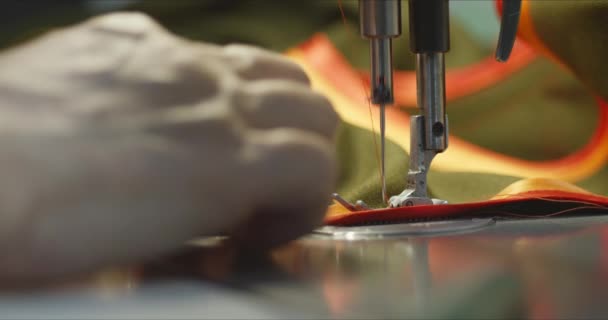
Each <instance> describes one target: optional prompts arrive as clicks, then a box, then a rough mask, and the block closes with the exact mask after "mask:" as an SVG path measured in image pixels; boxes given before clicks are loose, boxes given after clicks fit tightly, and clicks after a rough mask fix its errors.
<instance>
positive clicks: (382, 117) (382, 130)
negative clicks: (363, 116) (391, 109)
mask: <svg viewBox="0 0 608 320" xmlns="http://www.w3.org/2000/svg"><path fill="white" fill-rule="evenodd" d="M384 109H385V104H384V103H383V104H381V105H380V159H381V160H380V161H381V163H380V179H381V180H382V201H383V202H384V204H387V203H388V195H387V194H386V175H385V171H384V163H385V155H384V153H385V150H384V149H385V148H384V146H385V143H384V140H385V131H386V122H385V114H384Z"/></svg>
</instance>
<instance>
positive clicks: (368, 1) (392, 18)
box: [359, 0, 401, 38]
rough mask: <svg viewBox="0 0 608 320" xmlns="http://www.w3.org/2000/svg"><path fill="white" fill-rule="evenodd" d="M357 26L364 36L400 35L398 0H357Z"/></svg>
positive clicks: (399, 7)
mask: <svg viewBox="0 0 608 320" xmlns="http://www.w3.org/2000/svg"><path fill="white" fill-rule="evenodd" d="M359 18H360V20H361V21H360V22H359V28H360V32H361V35H362V36H364V37H366V38H376V37H381V38H387V37H388V38H390V37H398V36H400V35H401V1H400V0H359Z"/></svg>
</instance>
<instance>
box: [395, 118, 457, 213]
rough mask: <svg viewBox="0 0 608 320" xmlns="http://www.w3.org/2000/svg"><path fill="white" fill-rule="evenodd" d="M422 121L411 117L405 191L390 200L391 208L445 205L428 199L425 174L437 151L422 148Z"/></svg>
mask: <svg viewBox="0 0 608 320" xmlns="http://www.w3.org/2000/svg"><path fill="white" fill-rule="evenodd" d="M424 121H425V117H424V116H421V115H417V116H412V117H411V119H410V132H411V135H410V150H411V154H410V162H409V170H408V172H407V180H406V185H405V190H403V192H401V193H400V194H398V195H395V196H392V197H391V198H390V200H389V206H390V207H391V208H397V207H411V206H418V205H430V204H446V203H447V202H446V201H444V200H440V199H431V198H428V194H427V183H426V180H427V173H428V169H429V168H430V167H431V161H433V158H435V156H436V155H437V151H436V150H433V149H427V148H425V146H424V136H425V125H424Z"/></svg>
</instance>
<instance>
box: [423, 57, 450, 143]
mask: <svg viewBox="0 0 608 320" xmlns="http://www.w3.org/2000/svg"><path fill="white" fill-rule="evenodd" d="M416 86H417V97H418V108H420V109H421V111H422V114H423V115H424V133H425V134H424V143H425V146H424V148H425V149H429V150H436V151H437V152H441V151H443V150H445V149H446V148H447V147H448V130H447V124H446V123H447V120H446V115H445V61H444V56H443V53H441V52H433V53H418V54H416Z"/></svg>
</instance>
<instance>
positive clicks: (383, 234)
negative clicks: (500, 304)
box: [313, 218, 494, 241]
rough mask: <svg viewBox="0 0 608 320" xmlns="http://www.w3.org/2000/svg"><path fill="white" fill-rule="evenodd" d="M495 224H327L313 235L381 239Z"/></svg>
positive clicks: (488, 221)
mask: <svg viewBox="0 0 608 320" xmlns="http://www.w3.org/2000/svg"><path fill="white" fill-rule="evenodd" d="M493 224H494V219H492V218H486V219H459V220H447V221H432V222H415V223H399V224H386V225H375V226H358V227H339V226H336V227H334V226H325V227H322V228H319V229H317V230H315V231H314V232H313V236H317V237H319V238H320V239H325V240H347V241H359V240H379V239H394V238H403V237H412V236H437V235H447V234H460V233H466V232H472V231H476V230H479V229H481V228H485V227H488V226H491V225H493Z"/></svg>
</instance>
